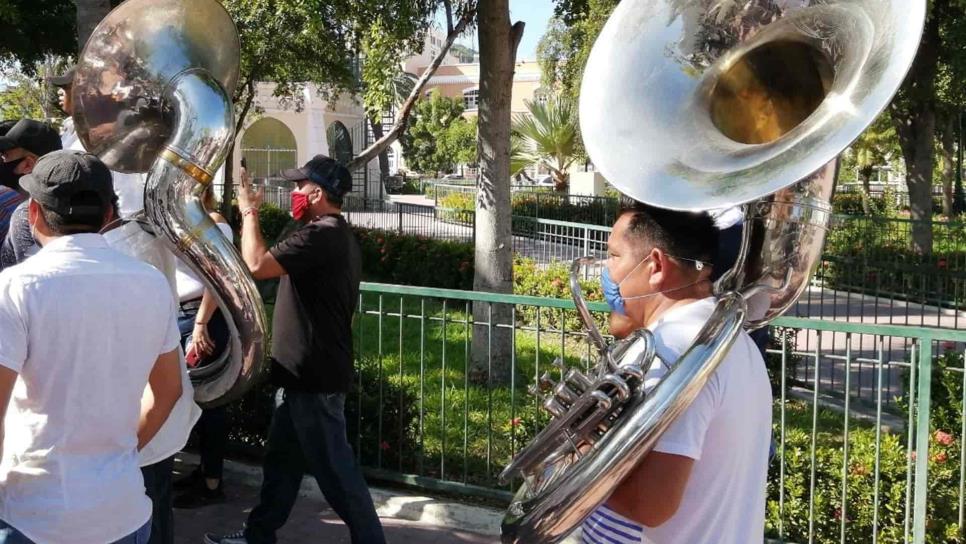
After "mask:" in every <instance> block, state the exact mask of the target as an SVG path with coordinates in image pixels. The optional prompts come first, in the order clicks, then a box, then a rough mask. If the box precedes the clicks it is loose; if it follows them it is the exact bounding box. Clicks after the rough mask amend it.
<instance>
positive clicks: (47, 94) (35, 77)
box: [0, 55, 72, 126]
mask: <svg viewBox="0 0 966 544" xmlns="http://www.w3.org/2000/svg"><path fill="white" fill-rule="evenodd" d="M71 62H72V60H71V59H70V58H69V57H60V56H56V55H45V56H44V57H43V58H42V59H41V60H39V61H37V62H36V63H35V64H32V65H30V66H27V67H26V68H22V67H21V66H20V65H19V64H15V63H11V64H8V65H7V66H5V67H4V68H3V69H0V80H5V83H4V86H3V87H0V119H24V118H25V119H38V120H46V121H48V122H50V123H52V124H54V125H55V126H59V125H60V123H61V122H62V120H63V118H64V117H65V115H64V112H63V111H61V109H60V107H59V106H58V104H57V89H56V88H55V87H54V86H53V85H51V84H50V83H48V82H47V78H48V77H51V76H55V75H60V74H62V73H63V72H64V71H66V69H67V66H68V65H70V63H71Z"/></svg>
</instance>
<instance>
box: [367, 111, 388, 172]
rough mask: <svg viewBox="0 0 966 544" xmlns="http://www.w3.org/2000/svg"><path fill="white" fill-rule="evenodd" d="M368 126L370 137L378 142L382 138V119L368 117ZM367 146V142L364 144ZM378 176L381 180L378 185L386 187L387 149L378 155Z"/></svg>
mask: <svg viewBox="0 0 966 544" xmlns="http://www.w3.org/2000/svg"><path fill="white" fill-rule="evenodd" d="M369 125H370V126H371V127H372V137H373V139H374V140H379V139H380V138H382V136H383V130H382V119H379V118H378V117H370V118H369ZM366 143H367V144H368V143H369V142H366ZM379 176H380V177H381V178H382V179H381V180H380V183H382V186H383V187H385V186H386V180H388V179H389V148H388V147H387V148H386V149H383V150H382V152H381V153H379Z"/></svg>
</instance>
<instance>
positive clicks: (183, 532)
mask: <svg viewBox="0 0 966 544" xmlns="http://www.w3.org/2000/svg"><path fill="white" fill-rule="evenodd" d="M179 460H185V461H187V462H188V463H190V464H182V463H179V464H178V467H177V468H176V477H177V476H179V475H180V474H183V473H184V472H185V471H186V470H187V469H190V466H193V465H192V464H193V463H196V462H197V457H196V456H194V455H191V454H181V455H179ZM225 480H226V484H225V490H226V494H227V496H228V500H227V501H226V502H224V503H221V504H216V505H211V506H207V507H204V508H198V509H194V510H175V543H176V544H201V543H202V542H203V536H204V534H205V533H206V532H217V533H230V532H233V531H237V530H238V529H240V528H241V526H242V524H243V523H244V521H245V518H246V517H247V516H248V512H249V511H250V510H251V508H252V507H253V506H254V505H255V502H256V499H257V496H258V486H259V484H260V483H261V471H260V470H259V469H258V468H256V467H252V466H249V465H245V464H242V463H237V462H233V461H228V462H227V463H226V466H225ZM372 494H373V500H374V502H375V503H376V508H377V511H378V512H379V516H380V518H381V519H382V523H383V526H384V528H385V531H386V539H387V540H388V542H389V543H390V544H393V543H398V544H451V543H452V544H457V543H470V544H484V543H493V542H499V537H498V536H497V535H498V533H499V520H500V517H501V515H502V514H501V512H500V511H499V510H496V509H492V508H481V507H475V506H468V505H463V504H459V503H453V502H447V501H442V500H437V499H434V498H431V497H418V496H415V495H411V494H406V493H403V492H398V491H386V490H381V489H373V490H372ZM467 529H470V530H467ZM278 537H279V540H278V542H279V543H280V544H296V543H298V544H302V543H308V542H318V543H327V544H328V543H331V544H341V543H346V544H348V543H349V542H350V540H349V531H348V530H347V529H346V527H345V525H344V524H343V523H342V521H341V520H340V519H339V517H338V516H337V515H336V514H335V512H333V511H332V509H331V508H329V506H328V505H327V504H326V503H325V501H324V500H323V499H322V497H321V494H320V493H319V491H318V487H317V486H316V484H315V482H314V480H312V479H311V478H308V477H307V478H305V479H304V480H303V481H302V492H301V496H300V497H299V500H298V501H297V502H296V503H295V508H294V510H293V511H292V515H291V517H290V518H289V520H288V523H286V524H285V527H283V528H282V530H281V531H279V533H278Z"/></svg>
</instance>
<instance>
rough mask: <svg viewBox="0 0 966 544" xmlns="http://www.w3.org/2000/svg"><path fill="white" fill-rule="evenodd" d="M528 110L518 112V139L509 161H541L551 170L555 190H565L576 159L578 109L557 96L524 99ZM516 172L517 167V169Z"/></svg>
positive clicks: (524, 164)
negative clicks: (530, 99)
mask: <svg viewBox="0 0 966 544" xmlns="http://www.w3.org/2000/svg"><path fill="white" fill-rule="evenodd" d="M525 104H526V106H527V110H528V112H527V113H521V114H517V115H516V118H515V119H514V121H513V134H515V135H516V136H517V137H519V139H520V143H519V147H518V149H516V151H517V153H515V154H514V156H513V159H512V163H513V164H514V165H516V166H519V165H523V167H524V168H525V167H526V166H530V165H533V164H540V165H543V166H544V167H546V168H547V169H548V170H550V175H551V177H553V181H554V189H555V190H557V191H566V190H567V184H568V182H569V180H570V174H569V173H568V170H569V169H570V166H571V165H572V164H573V163H574V161H575V160H576V159H577V145H578V129H577V108H576V106H575V105H574V103H573V102H572V101H570V100H568V99H566V98H563V97H559V96H551V97H548V98H547V100H546V101H543V102H541V101H529V100H528V101H526V102H525ZM518 171H519V170H518Z"/></svg>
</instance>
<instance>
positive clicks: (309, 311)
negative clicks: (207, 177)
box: [271, 215, 362, 393]
mask: <svg viewBox="0 0 966 544" xmlns="http://www.w3.org/2000/svg"><path fill="white" fill-rule="evenodd" d="M271 253H272V255H273V256H274V257H275V259H276V260H277V261H278V263H279V264H280V265H282V268H284V269H285V272H286V275H285V276H282V278H281V281H280V283H279V286H278V295H277V297H276V300H275V314H274V317H273V319H272V358H273V359H274V360H275V363H274V365H273V366H275V368H273V369H272V371H273V377H274V380H275V382H276V384H278V385H280V386H283V387H285V388H288V389H295V390H299V391H308V392H315V393H347V392H348V391H349V388H350V386H351V384H352V373H353V365H352V316H353V313H354V312H355V308H356V303H357V302H358V300H359V279H360V275H361V268H362V265H361V258H360V256H359V246H358V244H357V243H356V240H355V237H354V236H353V234H352V230H351V229H350V228H349V225H348V224H347V223H346V221H345V219H344V218H343V217H342V216H341V215H324V216H322V217H320V218H318V219H316V220H314V221H312V222H311V223H308V224H306V225H304V226H302V227H300V228H299V229H298V230H296V231H295V232H293V233H292V234H290V235H288V236H287V237H286V238H285V239H284V240H282V241H281V242H279V243H278V244H276V245H275V247H273V248H272V249H271ZM276 365H277V366H276ZM279 367H280V368H279Z"/></svg>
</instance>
